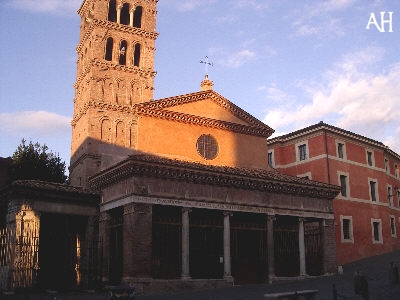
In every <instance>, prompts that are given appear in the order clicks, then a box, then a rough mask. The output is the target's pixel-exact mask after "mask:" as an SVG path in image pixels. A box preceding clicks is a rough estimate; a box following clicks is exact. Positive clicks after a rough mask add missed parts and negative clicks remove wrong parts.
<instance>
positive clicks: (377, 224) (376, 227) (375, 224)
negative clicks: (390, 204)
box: [371, 219, 383, 244]
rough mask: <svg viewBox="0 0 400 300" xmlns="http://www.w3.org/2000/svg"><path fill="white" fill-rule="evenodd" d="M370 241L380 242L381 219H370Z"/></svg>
mask: <svg viewBox="0 0 400 300" xmlns="http://www.w3.org/2000/svg"><path fill="white" fill-rule="evenodd" d="M371 222H372V242H373V243H374V244H378V243H382V242H383V240H382V224H381V220H375V219H372V220H371Z"/></svg>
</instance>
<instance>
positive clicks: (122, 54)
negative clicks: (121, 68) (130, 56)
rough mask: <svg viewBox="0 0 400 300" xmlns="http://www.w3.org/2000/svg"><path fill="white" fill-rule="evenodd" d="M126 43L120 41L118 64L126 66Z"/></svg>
mask: <svg viewBox="0 0 400 300" xmlns="http://www.w3.org/2000/svg"><path fill="white" fill-rule="evenodd" d="M127 46H128V44H127V42H126V41H122V42H121V45H120V47H119V64H120V65H126V50H127Z"/></svg>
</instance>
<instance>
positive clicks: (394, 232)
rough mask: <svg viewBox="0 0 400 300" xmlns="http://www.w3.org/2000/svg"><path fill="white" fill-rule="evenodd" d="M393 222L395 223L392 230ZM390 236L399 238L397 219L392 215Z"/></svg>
mask: <svg viewBox="0 0 400 300" xmlns="http://www.w3.org/2000/svg"><path fill="white" fill-rule="evenodd" d="M392 221H393V228H392ZM392 229H393V230H392ZM390 234H391V235H392V237H394V238H397V229H396V217H395V216H392V215H390Z"/></svg>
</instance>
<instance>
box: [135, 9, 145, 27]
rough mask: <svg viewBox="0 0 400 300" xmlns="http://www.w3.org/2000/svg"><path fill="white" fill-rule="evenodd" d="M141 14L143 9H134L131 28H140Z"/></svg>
mask: <svg viewBox="0 0 400 300" xmlns="http://www.w3.org/2000/svg"><path fill="white" fill-rule="evenodd" d="M142 14H143V8H142V7H141V6H138V7H136V9H135V12H134V14H133V27H136V28H141V27H142Z"/></svg>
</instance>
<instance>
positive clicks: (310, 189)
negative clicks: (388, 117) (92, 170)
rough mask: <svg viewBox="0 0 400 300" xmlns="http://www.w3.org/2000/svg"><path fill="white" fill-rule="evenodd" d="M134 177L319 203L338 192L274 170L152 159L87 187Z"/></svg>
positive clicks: (134, 160)
mask: <svg viewBox="0 0 400 300" xmlns="http://www.w3.org/2000/svg"><path fill="white" fill-rule="evenodd" d="M133 176H140V177H153V178H162V179H168V180H175V181H180V182H189V183H194V184H206V185H214V186H223V187H230V188H237V189H245V190H257V191H264V192H271V193H278V194H290V195H296V196H303V197H304V196H306V197H312V198H322V199H334V198H335V197H336V196H337V194H338V193H339V191H340V188H339V187H337V186H333V185H329V184H325V183H320V182H315V181H311V180H307V179H302V178H297V177H292V176H288V175H283V174H281V173H279V172H277V171H274V170H271V171H268V170H261V169H244V168H233V167H221V166H208V165H202V164H199V163H191V162H184V161H178V160H172V159H167V158H161V157H156V156H152V155H133V156H130V157H129V158H128V159H126V160H124V161H122V162H120V163H119V164H117V165H115V166H113V167H111V168H109V169H107V170H104V171H102V172H101V173H99V174H97V175H95V176H93V177H91V178H89V185H90V187H91V188H93V189H94V190H101V189H103V188H105V187H107V186H110V185H113V184H116V183H118V182H119V181H121V180H123V179H126V178H129V177H133Z"/></svg>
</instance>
